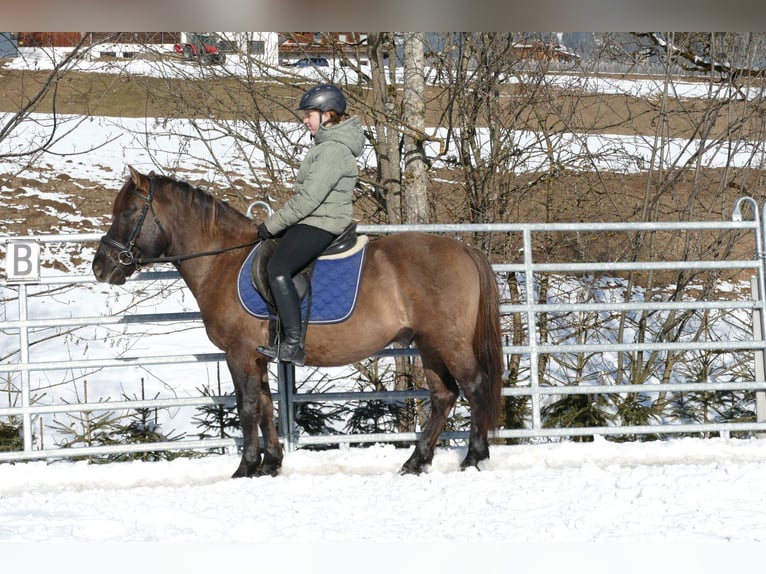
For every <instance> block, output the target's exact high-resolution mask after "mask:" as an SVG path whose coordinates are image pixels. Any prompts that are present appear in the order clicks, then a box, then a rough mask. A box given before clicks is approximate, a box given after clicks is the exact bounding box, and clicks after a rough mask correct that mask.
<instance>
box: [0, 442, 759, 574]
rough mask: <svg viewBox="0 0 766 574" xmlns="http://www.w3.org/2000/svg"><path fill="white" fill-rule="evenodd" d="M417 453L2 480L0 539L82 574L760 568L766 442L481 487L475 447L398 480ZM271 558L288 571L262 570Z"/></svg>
mask: <svg viewBox="0 0 766 574" xmlns="http://www.w3.org/2000/svg"><path fill="white" fill-rule="evenodd" d="M406 454H407V452H406V450H403V449H395V448H394V447H391V446H374V447H371V448H367V449H351V450H346V451H343V450H338V451H325V452H308V451H296V452H292V453H289V454H288V455H287V457H286V460H285V466H284V472H283V474H282V475H281V476H279V477H277V478H258V479H238V480H232V479H229V475H230V473H231V472H232V471H233V469H234V468H235V467H236V463H237V458H236V457H232V456H209V457H206V458H203V459H197V460H188V459H179V460H176V461H173V462H157V463H142V462H131V463H113V464H108V465H87V464H85V463H71V462H57V463H50V464H46V463H44V462H32V463H24V464H15V465H8V464H5V465H0V541H3V542H27V543H28V542H46V543H51V542H53V543H66V544H62V547H63V549H64V551H65V553H66V552H72V548H75V549H78V550H77V553H78V558H77V564H78V569H76V570H75V569H73V570H71V571H73V572H74V571H78V572H81V571H82V569H81V568H82V567H83V566H85V567H86V570H87V564H84V562H86V558H85V556H86V554H87V552H86V550H85V547H84V545H75V546H71V545H70V543H76V542H85V543H93V542H98V543H100V544H99V545H97V546H95V549H96V550H97V551H98V549H102V550H103V548H107V549H109V548H111V546H110V545H107V546H105V547H104V546H102V545H103V544H104V543H125V542H130V543H136V544H132V545H129V546H128V548H134V547H135V548H137V551H138V552H139V553H143V552H144V551H145V550H144V549H145V548H146V547H147V544H145V543H157V542H161V543H163V544H162V545H159V546H158V545H155V544H148V556H153V555H156V556H157V557H158V558H159V559H165V560H167V559H168V558H169V556H168V553H173V552H174V550H175V549H177V548H179V545H180V548H181V549H182V551H181V555H182V556H185V557H186V559H189V557H191V556H198V555H199V553H200V552H202V551H203V550H205V549H207V550H208V551H209V552H210V554H213V555H214V556H217V557H219V559H220V560H222V561H223V563H224V564H227V563H228V562H227V559H228V560H231V559H232V556H240V560H242V559H244V560H251V563H246V564H243V563H242V562H241V561H240V560H238V561H237V564H239V566H240V567H245V568H247V569H250V568H252V569H253V570H255V571H258V570H259V569H260V567H262V566H263V565H264V564H263V563H262V562H261V560H262V559H263V560H265V565H268V566H269V567H279V568H288V570H287V571H288V572H291V571H297V570H292V569H290V568H291V567H296V568H297V567H307V568H312V571H317V570H318V571H320V572H337V571H344V572H352V571H353V572H357V571H360V570H361V571H364V572H368V571H373V572H383V571H391V569H393V571H411V570H410V569H409V568H406V569H402V567H403V565H404V564H407V565H410V566H412V565H413V564H417V565H419V566H422V567H427V568H428V571H448V572H453V571H469V572H470V571H477V570H478V568H477V567H478V566H480V567H481V568H482V569H485V568H487V569H488V568H491V571H518V572H527V571H544V572H548V571H560V570H561V569H565V571H568V572H618V571H619V572H622V571H625V572H639V571H641V572H645V571H647V568H650V569H651V571H666V572H667V571H679V572H700V571H702V572H707V571H710V572H712V571H730V572H731V571H733V572H736V571H739V570H738V569H737V568H736V565H737V564H738V563H739V562H740V561H743V568H744V567H746V566H747V564H748V563H749V564H750V567H748V570H750V569H752V568H755V569H756V570H757V569H758V566H757V562H756V563H753V562H751V561H750V560H751V558H753V555H754V554H755V552H756V550H760V549H761V548H762V546H761V545H760V544H758V543H761V542H763V541H764V540H766V491H765V490H764V488H763V484H764V483H765V482H766V464H765V463H764V460H766V441H760V440H750V441H738V440H722V439H712V440H699V439H679V440H672V441H667V442H657V443H643V444H614V443H609V442H606V441H603V440H598V441H596V442H594V443H589V444H575V443H561V444H541V445H533V446H531V445H530V446H502V447H497V446H496V447H495V448H494V449H493V450H492V457H491V459H490V461H488V463H487V464H486V466H485V467H484V468H483V470H482V471H476V470H468V471H465V472H460V471H458V470H457V466H458V463H459V460H460V455H461V454H462V449H460V448H456V449H443V450H439V451H438V452H437V454H436V458H435V461H434V465H433V467H432V469H431V471H430V472H428V473H426V474H424V475H421V476H419V477H413V476H399V475H398V474H397V471H398V468H399V466H400V465H401V463H402V462H403V460H404V458H405V456H406ZM725 542H728V543H730V542H735V543H737V544H736V545H733V546H732V545H728V544H727V545H723V544H721V543H725ZM219 545H223V546H219ZM243 545H244V546H243ZM271 545H275V550H274V552H275V553H276V555H271V556H263V557H261V556H260V555H261V553H263V552H267V549H268V548H270V547H271ZM7 548H8V545H7V544H0V552H4V551H5V550H6V549H7ZM54 548H55V549H57V550H56V552H58V548H59V545H58V544H56V545H55V546H54ZM87 548H94V547H93V546H91V545H90V544H89V545H88V546H87ZM12 549H13V550H14V551H18V548H17V547H15V546H14V547H13V548H12ZM80 550H81V551H82V554H80ZM230 551H232V552H234V554H231V552H230ZM245 551H247V554H248V556H249V558H248V557H247V556H244V557H242V556H241V554H239V553H243V552H245ZM119 552H124V549H120V550H119ZM745 558H747V560H745ZM41 559H43V557H41V556H36V557H35V560H41ZM46 559H51V560H52V558H51V557H48V558H46ZM411 559H412V560H415V562H411V561H410V560H411ZM474 559H475V560H476V562H474ZM125 560H127V563H129V564H132V565H133V568H132V569H130V570H118V571H135V568H138V567H142V569H143V566H142V565H145V567H146V568H147V569H149V568H151V569H152V570H155V569H156V568H155V567H153V566H151V565H150V564H151V562H149V563H145V561H144V559H143V558H141V559H138V558H137V557H136V556H135V555H134V554H133V553H132V552H130V553H128V554H127V555H126V556H125ZM674 560H678V562H679V563H678V564H677V565H676V566H674V567H672V568H671V565H672V564H673V561H674ZM56 563H58V562H56ZM124 565H125V564H124V563H122V558H121V559H120V564H117V566H118V567H124ZM102 566H103V564H102ZM193 566H194V567H195V568H197V569H196V570H195V571H202V570H201V569H199V566H200V563H199V562H197V561H194V563H193ZM219 566H220V564H219ZM666 568H668V569H666ZM3 570H4V571H10V570H6V569H5V567H4V568H3ZM109 570H110V571H112V569H111V567H110V568H109ZM193 570H194V568H193ZM14 571H15V570H14ZM56 571H57V572H58V571H60V570H59V569H58V568H56ZM87 571H91V570H87ZM160 571H168V572H179V571H182V570H181V569H177V568H172V569H165V568H163V569H161V570H160ZM208 571H209V570H208ZM413 571H414V570H413Z"/></svg>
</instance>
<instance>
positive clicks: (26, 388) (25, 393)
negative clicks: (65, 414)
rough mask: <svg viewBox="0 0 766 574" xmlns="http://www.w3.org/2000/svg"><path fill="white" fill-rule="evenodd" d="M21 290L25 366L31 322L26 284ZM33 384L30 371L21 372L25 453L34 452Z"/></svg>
mask: <svg viewBox="0 0 766 574" xmlns="http://www.w3.org/2000/svg"><path fill="white" fill-rule="evenodd" d="M18 289H19V322H20V323H21V325H20V326H19V360H20V361H21V363H22V364H23V365H28V364H29V328H28V327H27V326H26V324H25V323H26V321H28V320H29V309H28V306H27V286H26V285H25V284H24V283H19V284H18ZM31 387H32V382H31V377H30V375H29V369H24V370H22V371H21V406H22V408H23V409H24V412H23V413H22V415H21V420H22V426H23V429H24V452H31V451H32V415H31V413H30V411H29V408H30V407H31V406H32V388H31Z"/></svg>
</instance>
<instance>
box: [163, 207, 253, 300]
mask: <svg viewBox="0 0 766 574" xmlns="http://www.w3.org/2000/svg"><path fill="white" fill-rule="evenodd" d="M167 233H168V235H169V236H170V237H171V238H172V239H171V245H170V248H169V250H168V253H167V255H168V256H170V257H179V258H181V261H180V264H178V265H177V267H178V269H179V271H180V273H181V276H182V277H183V278H184V281H185V282H186V284H187V285H188V286H189V288H190V289H191V291H192V293H194V294H195V296H197V295H198V293H199V292H200V290H201V289H202V287H203V286H204V284H205V283H207V282H209V281H211V277H213V280H215V275H216V274H220V272H221V269H220V265H218V263H219V259H218V256H217V255H215V254H211V255H207V254H208V253H211V252H216V251H219V250H227V249H229V248H232V247H235V246H239V245H243V244H246V243H250V242H253V241H254V240H255V230H254V228H253V227H252V224H251V223H250V220H249V219H247V218H246V217H245V216H244V215H243V216H242V217H241V218H236V217H232V214H230V213H229V214H226V213H223V214H220V219H216V220H215V221H214V222H211V221H206V219H205V216H203V215H201V214H200V213H199V211H198V210H195V209H192V207H191V206H189V207H188V208H187V209H185V210H182V212H181V214H180V216H177V217H176V219H175V221H174V223H173V224H172V228H171V229H168V230H167ZM248 253H249V251H248V249H246V248H242V249H236V250H232V251H224V254H225V255H224V256H225V257H226V258H227V259H230V258H232V257H235V258H236V259H237V260H239V259H244V258H245V256H247V254H248ZM201 254H204V255H201Z"/></svg>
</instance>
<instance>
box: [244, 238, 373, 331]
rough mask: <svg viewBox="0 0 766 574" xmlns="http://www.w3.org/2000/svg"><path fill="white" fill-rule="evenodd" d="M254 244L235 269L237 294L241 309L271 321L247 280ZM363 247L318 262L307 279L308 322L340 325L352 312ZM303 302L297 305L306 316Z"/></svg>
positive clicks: (365, 248) (361, 265)
mask: <svg viewBox="0 0 766 574" xmlns="http://www.w3.org/2000/svg"><path fill="white" fill-rule="evenodd" d="M259 247H260V244H259V245H256V246H255V247H254V248H253V250H252V251H251V252H250V255H248V256H247V259H245V262H244V263H243V264H242V267H241V269H240V270H239V278H238V282H237V291H238V293H239V300H240V302H241V303H242V306H243V307H244V308H245V309H246V310H247V312H248V313H250V314H251V315H253V316H255V317H258V318H259V319H268V318H270V317H272V318H273V315H271V314H270V313H269V307H268V305H267V304H266V302H265V301H264V300H263V298H262V297H261V294H260V293H258V291H257V290H256V289H255V287H254V286H253V282H252V280H251V279H250V268H251V267H252V264H253V259H254V258H255V255H256V253H257V251H258V248H259ZM366 253H367V245H365V246H364V247H363V248H361V249H358V250H356V251H355V252H354V253H352V254H350V255H348V256H347V257H342V258H337V256H335V257H332V258H328V259H322V258H320V259H318V260H317V262H316V266H315V267H314V274H313V276H312V278H311V297H312V299H311V316H310V317H309V323H312V324H328V323H341V322H343V321H345V320H346V319H348V318H349V317H350V316H351V314H352V313H353V312H354V307H355V306H356V299H357V296H358V294H359V284H360V283H361V279H362V268H363V266H364V257H365V254H366ZM306 308H307V301H306V300H305V299H304V301H303V302H302V303H301V314H302V316H303V317H305V316H306Z"/></svg>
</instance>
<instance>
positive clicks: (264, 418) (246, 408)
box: [227, 356, 282, 478]
mask: <svg viewBox="0 0 766 574" xmlns="http://www.w3.org/2000/svg"><path fill="white" fill-rule="evenodd" d="M227 363H228V365H229V371H230V372H231V376H232V379H233V381H234V389H235V391H236V395H237V413H238V415H239V421H240V425H241V427H242V459H241V460H240V463H239V467H238V468H237V470H236V471H235V472H234V474H233V475H232V478H239V477H251V476H262V475H271V476H274V475H276V474H277V472H278V471H279V468H280V467H281V466H282V449H281V446H280V444H279V436H278V434H277V431H276V427H275V425H274V407H273V404H272V401H271V393H270V391H269V385H268V371H267V369H266V363H265V362H262V361H257V362H256V367H257V368H256V369H255V372H248V371H247V369H244V368H242V367H241V366H240V365H239V364H237V363H236V362H235V361H233V360H232V359H230V358H229V357H228V356H227ZM259 427H260V428H261V429H262V430H263V436H264V456H263V457H262V456H261V449H260V441H259V440H258V429H259Z"/></svg>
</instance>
